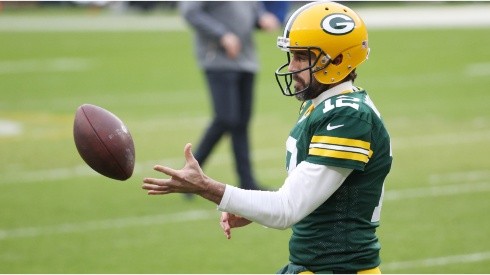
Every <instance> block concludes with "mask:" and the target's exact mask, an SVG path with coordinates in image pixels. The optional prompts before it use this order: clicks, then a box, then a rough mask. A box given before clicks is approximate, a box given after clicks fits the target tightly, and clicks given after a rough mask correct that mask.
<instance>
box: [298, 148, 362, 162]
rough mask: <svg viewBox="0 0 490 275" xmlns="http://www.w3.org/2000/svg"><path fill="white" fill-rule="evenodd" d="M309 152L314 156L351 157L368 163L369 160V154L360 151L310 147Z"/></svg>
mask: <svg viewBox="0 0 490 275" xmlns="http://www.w3.org/2000/svg"><path fill="white" fill-rule="evenodd" d="M308 153H309V154H310V155H313V156H321V157H331V158H338V159H350V160H357V161H361V162H364V163H367V162H368V160H369V158H368V156H366V155H363V154H360V153H354V152H345V151H335V150H327V149H321V148H310V150H309V152H308Z"/></svg>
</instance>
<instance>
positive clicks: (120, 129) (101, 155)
mask: <svg viewBox="0 0 490 275" xmlns="http://www.w3.org/2000/svg"><path fill="white" fill-rule="evenodd" d="M73 137H74V139H75V145H76V147H77V150H78V153H79V154H80V156H81V157H82V159H83V160H84V161H85V162H86V163H87V164H88V165H89V166H90V167H91V168H92V169H94V170H95V171H96V172H98V173H99V174H101V175H104V176H106V177H109V178H111V179H116V180H121V181H123V180H127V179H129V178H130V177H131V175H132V174H133V170H134V164H135V150H134V142H133V138H132V137H131V134H130V132H129V130H128V128H127V127H126V125H125V124H124V123H123V122H122V121H121V120H120V119H119V118H118V117H117V116H116V115H114V114H113V113H111V112H109V111H107V110H106V109H104V108H102V107H99V106H95V105H92V104H83V105H81V106H80V107H78V109H77V111H76V113H75V121H74V123H73Z"/></svg>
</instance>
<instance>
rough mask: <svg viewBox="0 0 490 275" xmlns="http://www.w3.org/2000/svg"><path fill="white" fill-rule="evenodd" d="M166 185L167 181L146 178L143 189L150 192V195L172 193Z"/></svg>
mask: <svg viewBox="0 0 490 275" xmlns="http://www.w3.org/2000/svg"><path fill="white" fill-rule="evenodd" d="M165 184H166V180H161V179H154V178H145V179H144V180H143V185H142V186H141V188H142V189H145V190H148V195H164V194H169V193H171V190H170V188H169V187H168V186H167V185H165Z"/></svg>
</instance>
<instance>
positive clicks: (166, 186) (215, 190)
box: [142, 143, 225, 204]
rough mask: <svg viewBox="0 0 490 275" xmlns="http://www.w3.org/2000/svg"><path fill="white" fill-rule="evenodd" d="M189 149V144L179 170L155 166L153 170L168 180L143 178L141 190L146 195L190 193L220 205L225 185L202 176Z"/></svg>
mask: <svg viewBox="0 0 490 275" xmlns="http://www.w3.org/2000/svg"><path fill="white" fill-rule="evenodd" d="M191 149H192V145H191V144H190V143H188V144H186V145H185V148H184V155H185V165H184V168H182V169H180V170H175V169H173V168H170V167H167V166H162V165H155V167H154V168H153V169H155V170H156V171H159V172H162V173H164V174H166V175H168V176H170V178H169V179H159V178H145V179H144V180H143V186H142V188H143V189H145V190H148V195H165V194H171V193H192V194H197V195H200V196H202V197H203V198H205V199H208V200H210V201H212V202H214V203H216V204H219V203H220V201H221V198H222V197H223V193H224V191H225V184H223V183H220V182H217V181H215V180H213V179H211V178H209V177H208V176H206V175H205V174H204V172H203V171H202V169H201V166H199V163H198V162H197V160H196V159H195V158H194V155H193V154H192V150H191Z"/></svg>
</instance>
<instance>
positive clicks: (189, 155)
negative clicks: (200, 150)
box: [184, 143, 195, 163]
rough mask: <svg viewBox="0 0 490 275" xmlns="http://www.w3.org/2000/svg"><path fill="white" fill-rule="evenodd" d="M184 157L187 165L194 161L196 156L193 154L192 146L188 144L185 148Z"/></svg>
mask: <svg viewBox="0 0 490 275" xmlns="http://www.w3.org/2000/svg"><path fill="white" fill-rule="evenodd" d="M184 156H185V160H186V162H187V163H189V162H191V161H194V160H195V158H194V154H192V144H190V143H187V144H186V145H185V147H184Z"/></svg>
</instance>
